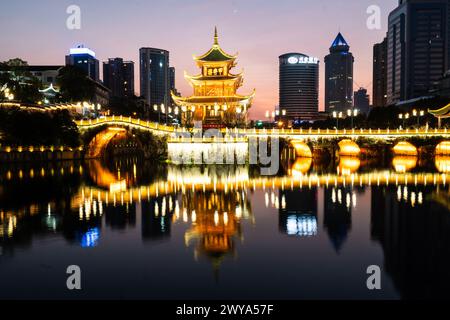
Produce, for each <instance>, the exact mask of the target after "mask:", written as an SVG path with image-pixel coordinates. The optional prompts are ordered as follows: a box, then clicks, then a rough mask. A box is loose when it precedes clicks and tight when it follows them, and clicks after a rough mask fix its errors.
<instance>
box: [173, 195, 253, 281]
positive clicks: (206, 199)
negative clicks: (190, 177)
mask: <svg viewBox="0 0 450 320" xmlns="http://www.w3.org/2000/svg"><path fill="white" fill-rule="evenodd" d="M181 211H182V212H183V219H184V220H187V218H188V215H190V220H191V223H192V226H191V228H190V229H189V230H188V231H187V232H186V234H185V241H186V245H187V246H189V245H190V244H191V242H193V241H196V242H197V246H196V249H195V257H196V259H197V258H198V257H199V256H206V257H208V258H209V259H211V260H212V263H213V266H214V269H215V272H218V268H219V266H220V263H221V262H222V260H223V259H224V257H225V256H226V255H230V254H231V255H234V254H235V245H234V241H235V239H236V237H237V238H242V232H241V219H243V218H248V217H249V216H250V215H251V206H250V201H249V200H248V199H247V194H246V191H245V190H244V191H242V190H235V191H231V192H227V193H225V192H196V193H195V192H189V193H187V194H186V195H185V196H183V199H182V206H181Z"/></svg>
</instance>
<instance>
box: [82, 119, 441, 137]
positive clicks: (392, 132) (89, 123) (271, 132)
mask: <svg viewBox="0 0 450 320" xmlns="http://www.w3.org/2000/svg"><path fill="white" fill-rule="evenodd" d="M75 123H76V124H77V125H78V127H80V128H89V127H95V126H99V125H103V124H117V125H128V126H131V127H136V128H138V129H144V130H151V131H156V132H161V133H166V134H167V133H180V132H190V130H189V129H186V128H180V127H174V126H169V125H163V124H159V123H156V122H151V121H147V120H141V119H135V118H132V117H124V116H107V117H103V118H97V119H90V120H79V121H75ZM221 133H222V134H223V135H236V136H321V137H326V136H329V137H335V136H415V135H424V136H427V135H450V132H449V130H448V129H447V128H444V129H437V128H421V129H340V130H338V129H238V128H226V129H221Z"/></svg>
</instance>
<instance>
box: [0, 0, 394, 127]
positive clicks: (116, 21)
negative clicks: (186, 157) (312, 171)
mask: <svg viewBox="0 0 450 320" xmlns="http://www.w3.org/2000/svg"><path fill="white" fill-rule="evenodd" d="M397 3H398V1H397V0H315V1H304V0H277V1H267V0H266V1H261V0H164V1H163V0H160V1H153V0H151V1H149V0H147V1H145V0H128V1H119V0H109V1H99V0H97V1H92V0H72V1H65V0H40V1H31V0H29V1H24V0H16V1H2V2H1V4H0V27H1V30H2V31H3V32H2V37H1V38H2V41H1V43H2V44H1V50H0V61H4V60H8V59H10V58H15V57H20V58H22V59H24V60H26V61H28V63H29V64H43V65H58V64H61V65H62V64H64V56H65V55H66V54H67V53H68V51H69V48H71V47H74V46H76V45H78V44H84V45H85V46H87V47H89V48H91V49H92V50H93V51H95V52H96V53H97V58H98V59H99V60H100V61H101V62H102V61H105V60H106V59H107V58H111V57H122V58H124V59H126V60H132V61H134V62H135V74H136V83H135V87H136V91H137V93H139V80H138V76H139V58H138V53H139V48H140V47H156V48H162V49H166V50H169V51H170V60H171V61H170V62H171V65H172V66H174V67H175V68H176V71H177V75H176V86H177V88H178V90H179V91H180V92H181V93H182V94H183V95H190V94H191V93H192V92H191V88H190V87H189V85H188V84H187V83H186V81H185V80H184V78H183V73H184V70H186V71H187V72H188V73H189V74H197V73H198V69H197V68H196V66H195V64H194V61H193V60H192V55H193V54H202V53H204V52H206V51H207V50H208V49H209V48H210V47H211V45H212V42H213V31H214V26H216V25H217V28H218V31H219V42H220V45H221V46H222V48H223V49H224V50H225V51H226V52H228V53H231V54H234V53H236V52H238V53H239V57H238V61H237V62H238V66H237V68H236V69H235V70H234V71H235V72H236V73H237V72H238V71H240V70H241V69H242V68H243V69H244V86H243V87H242V88H241V89H240V90H239V93H241V94H248V93H250V92H251V90H252V89H253V88H256V97H255V100H254V104H253V107H252V111H251V116H252V118H263V117H264V113H265V110H269V109H270V110H273V107H274V106H275V105H277V104H278V56H279V55H281V54H283V53H287V52H300V53H304V54H307V55H310V56H315V57H318V58H319V59H320V92H321V94H320V100H319V102H320V110H323V106H324V81H325V79H324V69H325V68H324V63H323V60H324V56H325V55H326V54H327V53H328V49H329V47H330V45H331V43H332V41H333V40H334V38H335V37H336V35H337V33H338V32H339V30H340V31H341V32H342V34H343V35H344V37H345V39H346V40H347V42H348V43H349V45H350V47H351V48H350V50H351V51H352V53H353V54H354V56H355V66H354V70H355V73H354V78H355V85H354V87H355V89H357V88H358V87H359V86H362V87H366V88H367V89H368V90H369V93H370V94H371V92H372V48H373V44H374V43H377V42H380V41H382V40H383V37H384V36H385V34H386V28H387V17H388V13H389V12H390V11H391V10H392V9H393V8H395V7H396V5H397ZM72 4H75V5H78V6H80V7H81V21H82V25H81V30H69V29H67V28H66V20H67V18H68V14H67V13H66V9H67V7H68V6H69V5H72ZM371 5H377V6H379V7H380V8H381V22H382V24H381V29H380V30H369V29H368V28H367V26H366V21H367V19H368V17H369V15H368V14H367V13H366V10H367V8H368V7H369V6H371Z"/></svg>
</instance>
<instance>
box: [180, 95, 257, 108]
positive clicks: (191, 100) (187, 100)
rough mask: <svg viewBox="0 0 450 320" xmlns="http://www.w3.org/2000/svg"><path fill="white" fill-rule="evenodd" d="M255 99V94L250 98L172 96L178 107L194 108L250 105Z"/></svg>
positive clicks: (237, 96)
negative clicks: (198, 106)
mask: <svg viewBox="0 0 450 320" xmlns="http://www.w3.org/2000/svg"><path fill="white" fill-rule="evenodd" d="M253 97H254V93H253V94H252V95H249V96H239V95H236V96H206V97H202V96H200V97H196V96H191V97H179V96H174V95H172V98H173V100H174V102H175V103H176V104H177V105H178V106H183V105H186V106H192V105H214V104H216V103H223V104H227V105H242V104H247V105H250V104H251V102H252V100H253Z"/></svg>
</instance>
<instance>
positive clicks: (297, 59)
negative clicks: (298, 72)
mask: <svg viewBox="0 0 450 320" xmlns="http://www.w3.org/2000/svg"><path fill="white" fill-rule="evenodd" d="M288 63H290V64H318V63H319V59H318V58H314V57H304V56H292V57H289V58H288Z"/></svg>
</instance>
